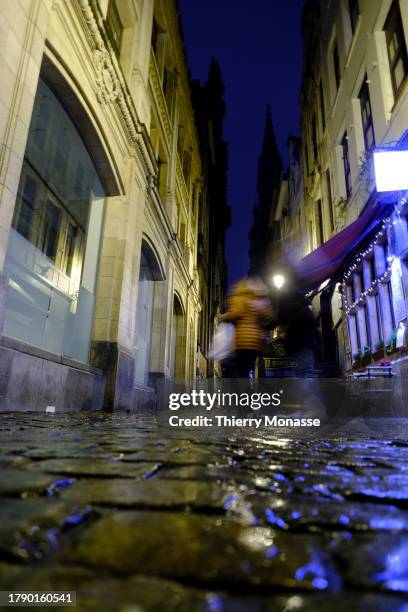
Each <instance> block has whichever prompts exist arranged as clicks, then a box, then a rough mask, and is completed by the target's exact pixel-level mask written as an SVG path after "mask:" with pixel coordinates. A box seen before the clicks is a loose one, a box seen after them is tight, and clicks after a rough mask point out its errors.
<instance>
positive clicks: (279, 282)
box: [272, 274, 285, 289]
mask: <svg viewBox="0 0 408 612" xmlns="http://www.w3.org/2000/svg"><path fill="white" fill-rule="evenodd" d="M272 282H273V284H274V285H275V287H276V288H277V289H282V287H283V285H284V284H285V277H284V276H283V274H274V276H273V278H272Z"/></svg>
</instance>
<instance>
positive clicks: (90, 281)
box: [3, 79, 105, 362]
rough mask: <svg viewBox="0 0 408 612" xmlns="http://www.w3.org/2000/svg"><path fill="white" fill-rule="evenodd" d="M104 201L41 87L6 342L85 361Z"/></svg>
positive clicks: (54, 101) (11, 260) (12, 248)
mask: <svg viewBox="0 0 408 612" xmlns="http://www.w3.org/2000/svg"><path fill="white" fill-rule="evenodd" d="M104 201H105V192H104V189H103V187H102V185H101V182H100V180H99V177H98V173H97V171H96V168H95V166H94V164H93V162H92V160H91V157H90V155H89V153H88V151H87V149H86V147H85V144H84V142H83V141H82V139H81V136H80V134H79V133H78V131H77V129H76V127H75V125H74V123H73V121H72V120H71V118H70V117H69V115H68V113H67V112H66V110H65V109H64V107H63V105H62V104H61V102H60V101H59V99H58V98H57V96H56V95H55V94H54V93H53V91H52V90H51V88H50V87H49V86H48V85H47V84H46V83H45V82H44V81H43V80H41V79H40V80H39V83H38V88H37V94H36V98H35V103H34V109H33V114H32V119H31V124H30V129H29V135H28V141H27V146H26V151H25V156H24V162H23V168H22V172H21V178H20V183H19V188H18V195H17V200H16V206H15V210H14V217H13V221H12V229H11V233H10V239H9V243H8V249H7V256H6V264H5V274H6V282H7V298H6V312H5V321H4V328H3V335H4V336H8V337H10V338H14V339H17V340H19V341H22V342H25V343H27V344H29V345H32V346H35V347H39V348H41V349H45V350H46V351H49V352H50V353H52V354H56V355H59V356H65V357H69V358H72V359H75V360H78V361H81V362H88V361H89V351H90V342H91V333H92V322H93V312H94V305H95V285H96V278H97V269H98V258H99V245H100V237H101V230H102V221H103V211H104Z"/></svg>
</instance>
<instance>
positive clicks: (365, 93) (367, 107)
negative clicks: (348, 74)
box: [359, 77, 375, 151]
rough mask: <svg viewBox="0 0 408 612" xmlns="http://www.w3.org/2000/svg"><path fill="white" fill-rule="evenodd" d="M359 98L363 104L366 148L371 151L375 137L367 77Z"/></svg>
mask: <svg viewBox="0 0 408 612" xmlns="http://www.w3.org/2000/svg"><path fill="white" fill-rule="evenodd" d="M359 98H360V106H361V119H362V122H363V133H364V143H365V149H366V151H371V149H373V147H374V146H375V137H374V125H373V115H372V110H371V102H370V92H369V89H368V84H367V77H365V78H364V83H363V86H362V87H361V90H360V95H359Z"/></svg>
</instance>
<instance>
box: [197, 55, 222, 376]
mask: <svg viewBox="0 0 408 612" xmlns="http://www.w3.org/2000/svg"><path fill="white" fill-rule="evenodd" d="M193 100H194V108H195V111H196V118H197V123H198V129H199V137H200V144H201V154H202V163H203V190H202V193H201V198H202V202H201V205H200V214H199V220H198V259H197V270H198V274H199V279H200V303H201V312H200V317H199V326H198V347H197V348H198V351H197V375H198V376H200V377H201V378H203V377H206V376H214V375H215V376H220V375H221V370H220V364H219V363H218V362H215V363H214V362H213V361H212V360H210V359H209V358H208V350H207V349H208V347H209V346H210V343H211V338H212V337H213V335H214V331H215V329H216V327H217V325H218V324H219V322H220V319H221V314H222V312H223V310H224V307H225V305H224V304H223V301H224V296H225V294H226V291H227V266H226V261H225V233H226V230H227V229H228V227H229V226H230V224H231V209H230V207H229V206H228V201H227V171H228V147H227V143H226V142H225V140H224V138H223V123H224V116H225V102H224V84H223V82H222V78H221V71H220V66H219V64H218V62H217V61H216V60H214V59H213V60H212V61H211V63H210V67H209V73H208V79H207V81H206V83H204V85H201V84H200V83H199V82H198V81H193Z"/></svg>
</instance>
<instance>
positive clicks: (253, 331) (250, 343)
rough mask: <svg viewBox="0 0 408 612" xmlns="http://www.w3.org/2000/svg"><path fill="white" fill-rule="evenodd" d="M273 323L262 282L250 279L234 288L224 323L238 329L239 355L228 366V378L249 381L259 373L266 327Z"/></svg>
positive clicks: (223, 319)
mask: <svg viewBox="0 0 408 612" xmlns="http://www.w3.org/2000/svg"><path fill="white" fill-rule="evenodd" d="M272 319H273V311H272V307H271V302H270V299H269V297H268V289H267V287H266V285H265V284H264V283H263V281H262V280H260V279H258V278H256V277H248V278H244V279H242V280H240V281H239V282H238V283H237V284H236V285H234V287H233V289H232V292H231V294H230V295H229V296H228V309H227V312H226V313H224V314H223V315H222V321H224V322H226V323H233V324H234V327H235V337H234V345H235V346H234V348H235V352H234V355H233V357H232V358H231V359H229V360H228V359H227V360H226V363H225V364H224V366H226V368H227V369H228V374H227V375H229V376H233V377H235V378H249V377H250V375H251V372H254V371H255V364H256V359H257V357H258V355H259V354H260V353H261V351H262V348H263V346H264V343H265V327H266V326H267V325H268V324H270V323H271V321H272Z"/></svg>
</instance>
